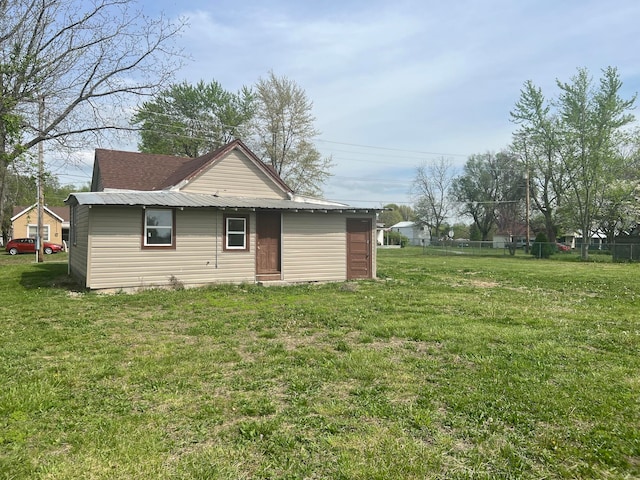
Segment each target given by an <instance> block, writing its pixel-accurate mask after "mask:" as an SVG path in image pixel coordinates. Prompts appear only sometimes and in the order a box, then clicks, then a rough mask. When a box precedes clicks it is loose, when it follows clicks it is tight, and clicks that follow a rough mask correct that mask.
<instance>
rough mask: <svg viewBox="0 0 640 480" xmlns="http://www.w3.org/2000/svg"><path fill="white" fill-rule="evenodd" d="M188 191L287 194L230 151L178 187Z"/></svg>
mask: <svg viewBox="0 0 640 480" xmlns="http://www.w3.org/2000/svg"><path fill="white" fill-rule="evenodd" d="M181 191H182V192H188V193H205V194H214V193H217V194H218V195H220V196H221V197H223V196H234V197H254V198H274V199H284V198H286V197H287V195H286V193H285V192H283V191H282V189H280V188H279V186H278V185H276V184H275V183H274V182H273V180H271V178H269V177H268V176H267V175H266V174H265V173H264V172H262V171H261V170H260V169H259V168H258V167H257V166H256V165H255V163H253V162H252V161H251V160H250V159H249V158H247V157H246V156H245V155H244V154H243V153H241V152H239V151H237V150H233V151H232V152H230V153H229V155H227V156H226V157H225V158H223V159H221V160H219V161H218V162H216V163H215V164H214V165H212V166H211V167H209V169H208V170H206V171H204V172H203V173H202V174H200V175H199V176H198V177H196V178H194V179H193V180H192V181H191V182H190V183H188V184H187V185H185V186H184V187H182V188H181Z"/></svg>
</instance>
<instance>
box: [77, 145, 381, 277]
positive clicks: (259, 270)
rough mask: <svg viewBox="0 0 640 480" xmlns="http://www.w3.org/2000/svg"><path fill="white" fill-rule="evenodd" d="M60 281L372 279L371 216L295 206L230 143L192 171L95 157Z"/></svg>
mask: <svg viewBox="0 0 640 480" xmlns="http://www.w3.org/2000/svg"><path fill="white" fill-rule="evenodd" d="M66 203H67V204H68V205H70V207H71V232H70V242H69V245H70V252H69V270H70V272H71V274H72V275H73V276H74V277H76V278H77V279H79V281H80V282H81V283H82V284H83V285H84V286H86V287H87V288H90V289H120V288H122V289H139V288H147V287H155V286H170V285H176V284H179V285H184V286H185V287H190V286H199V285H206V284H210V283H216V282H232V283H240V282H264V283H269V282H315V281H343V280H350V279H361V278H375V276H376V258H375V252H376V249H375V234H376V224H375V216H376V211H375V210H374V209H363V208H354V207H350V206H348V205H344V204H340V203H335V202H329V201H324V200H318V199H310V198H306V197H300V196H297V195H295V193H294V192H292V191H291V189H290V188H289V187H288V186H287V185H286V184H285V183H284V182H283V181H282V179H281V178H280V177H279V176H278V175H277V174H276V173H275V171H274V170H273V169H271V168H270V167H269V166H267V165H266V164H265V163H263V162H262V161H261V160H260V159H258V158H257V157H256V156H255V155H254V154H253V153H252V152H251V151H250V150H249V149H248V148H247V147H246V146H245V145H244V144H243V143H242V142H241V141H239V140H236V141H233V142H231V143H229V144H228V145H226V146H224V147H222V148H220V149H218V150H217V151H215V152H213V153H210V154H207V155H205V156H203V157H200V158H196V159H191V158H180V157H173V156H165V155H150V154H141V153H131V152H120V151H112V150H96V154H95V162H94V167H93V180H92V191H91V192H80V193H74V194H71V195H70V196H69V198H68V199H67V200H66Z"/></svg>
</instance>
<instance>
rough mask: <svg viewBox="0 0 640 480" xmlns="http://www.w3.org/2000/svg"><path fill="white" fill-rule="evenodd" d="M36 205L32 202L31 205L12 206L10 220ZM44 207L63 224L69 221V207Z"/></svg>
mask: <svg viewBox="0 0 640 480" xmlns="http://www.w3.org/2000/svg"><path fill="white" fill-rule="evenodd" d="M37 206H38V204H37V203H34V204H33V205H31V206H28V207H24V206H22V207H14V208H13V216H12V217H11V221H12V222H13V221H15V220H16V219H17V218H19V217H21V216H22V215H24V214H25V213H27V212H29V211H31V210H33V209H34V208H36V207H37ZM44 209H45V210H46V211H47V212H48V213H49V215H51V216H53V217H55V218H57V219H58V220H60V221H61V222H62V223H63V224H68V223H69V218H70V216H71V214H70V213H69V207H49V206H47V205H45V206H44Z"/></svg>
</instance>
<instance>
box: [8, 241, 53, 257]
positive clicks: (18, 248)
mask: <svg viewBox="0 0 640 480" xmlns="http://www.w3.org/2000/svg"><path fill="white" fill-rule="evenodd" d="M43 247H44V249H43V250H44V253H46V254H47V255H49V254H51V253H58V252H61V251H62V250H63V249H64V247H63V246H62V245H58V244H57V243H50V242H43ZM4 249H5V250H6V251H7V252H9V255H17V254H18V253H35V251H36V239H35V238H14V239H13V240H10V241H9V242H8V243H7V246H6V247H5V248H4Z"/></svg>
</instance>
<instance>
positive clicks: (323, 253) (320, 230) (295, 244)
mask: <svg viewBox="0 0 640 480" xmlns="http://www.w3.org/2000/svg"><path fill="white" fill-rule="evenodd" d="M282 230H283V234H282V274H283V280H285V281H288V282H304V281H340V280H345V279H346V278H347V247H346V216H344V215H343V214H339V213H285V214H284V215H283V218H282Z"/></svg>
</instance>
